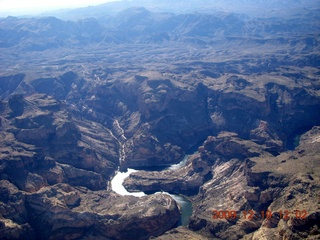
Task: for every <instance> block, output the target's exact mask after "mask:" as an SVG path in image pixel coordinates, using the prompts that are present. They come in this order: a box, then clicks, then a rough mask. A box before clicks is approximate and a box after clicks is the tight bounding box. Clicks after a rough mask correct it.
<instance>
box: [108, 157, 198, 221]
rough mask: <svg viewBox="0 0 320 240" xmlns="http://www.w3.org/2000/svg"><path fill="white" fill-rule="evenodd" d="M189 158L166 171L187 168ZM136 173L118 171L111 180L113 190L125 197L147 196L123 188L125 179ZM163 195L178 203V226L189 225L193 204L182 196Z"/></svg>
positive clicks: (132, 170)
mask: <svg viewBox="0 0 320 240" xmlns="http://www.w3.org/2000/svg"><path fill="white" fill-rule="evenodd" d="M188 156H189V155H186V156H185V158H184V159H183V160H182V161H181V162H180V163H178V164H173V165H171V166H170V167H167V168H166V169H170V170H176V169H179V168H181V167H183V166H185V165H186V163H187V160H188ZM136 171H137V170H135V169H131V168H128V169H127V171H126V172H120V171H118V173H117V174H116V175H115V176H114V178H113V179H112V180H111V188H112V190H113V191H114V192H116V193H118V194H120V195H123V196H125V195H131V196H135V197H142V196H145V195H146V194H145V193H144V192H128V191H127V189H125V187H124V186H123V182H124V180H125V178H126V177H128V176H129V175H130V174H131V173H133V172H136ZM159 193H160V192H159ZM159 193H154V194H159ZM162 193H163V194H168V195H170V196H171V197H172V198H173V199H174V200H175V201H176V202H177V204H178V205H179V207H180V211H181V219H180V221H179V222H178V224H177V225H178V226H181V225H182V226H187V225H188V223H189V219H190V217H191V215H192V204H191V202H190V201H189V200H188V199H186V198H185V197H183V196H180V195H176V194H170V193H167V192H162Z"/></svg>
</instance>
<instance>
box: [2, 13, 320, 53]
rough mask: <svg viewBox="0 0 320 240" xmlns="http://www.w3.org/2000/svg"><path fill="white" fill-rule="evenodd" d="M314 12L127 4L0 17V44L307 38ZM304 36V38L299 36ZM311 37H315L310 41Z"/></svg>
mask: <svg viewBox="0 0 320 240" xmlns="http://www.w3.org/2000/svg"><path fill="white" fill-rule="evenodd" d="M318 16H319V14H318V11H317V10H308V11H306V10H305V11H304V10H303V11H301V13H300V14H294V15H290V16H285V17H278V18H260V19H258V18H252V17H249V16H248V15H245V14H239V13H228V12H215V13H212V14H206V13H186V14H173V13H159V12H151V11H149V10H147V9H146V8H141V7H139V8H129V9H126V10H123V11H120V12H119V13H118V14H116V15H114V16H112V17H110V16H109V17H107V16H105V17H103V18H102V17H101V18H87V19H82V20H77V21H65V20H60V19H57V18H55V17H43V18H14V17H8V18H5V19H1V20H0V48H8V47H18V48H19V49H21V50H36V51H39V50H40V51H41V50H45V49H52V48H59V47H74V46H86V45H96V44H109V43H116V44H120V43H157V44H159V43H168V42H170V43H177V42H183V43H192V44H196V45H199V44H200V45H214V44H216V43H217V42H218V41H222V40H223V41H228V40H230V39H238V40H240V41H246V42H248V41H249V42H250V41H255V42H256V41H258V42H259V41H263V42H265V41H267V40H268V39H279V38H283V39H282V41H289V39H290V38H291V37H292V36H293V35H299V36H302V38H304V37H303V36H304V35H306V34H307V35H308V38H310V39H311V40H310V41H314V40H312V39H315V38H317V36H318ZM303 41H304V40H303ZM315 42H316V41H315Z"/></svg>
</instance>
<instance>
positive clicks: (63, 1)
mask: <svg viewBox="0 0 320 240" xmlns="http://www.w3.org/2000/svg"><path fill="white" fill-rule="evenodd" d="M113 1H117V0H0V12H8V13H12V14H14V15H16V14H28V13H39V12H41V11H46V10H54V9H61V8H74V7H87V6H93V5H98V4H101V3H105V2H113Z"/></svg>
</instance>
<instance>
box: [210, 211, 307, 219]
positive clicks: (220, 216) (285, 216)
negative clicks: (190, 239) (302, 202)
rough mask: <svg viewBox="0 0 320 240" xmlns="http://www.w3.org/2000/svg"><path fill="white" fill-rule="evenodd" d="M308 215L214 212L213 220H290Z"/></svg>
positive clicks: (290, 212)
mask: <svg viewBox="0 0 320 240" xmlns="http://www.w3.org/2000/svg"><path fill="white" fill-rule="evenodd" d="M307 215H308V213H307V211H306V210H294V211H289V210H281V211H277V212H272V211H270V210H266V211H260V212H256V211H254V210H243V211H233V210H213V211H212V218H213V219H230V220H232V219H237V218H243V219H248V220H251V219H271V218H273V217H274V218H279V219H284V220H288V219H289V218H297V219H305V218H306V217H307Z"/></svg>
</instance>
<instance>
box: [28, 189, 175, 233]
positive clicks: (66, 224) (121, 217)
mask: <svg viewBox="0 0 320 240" xmlns="http://www.w3.org/2000/svg"><path fill="white" fill-rule="evenodd" d="M26 205H27V208H28V209H29V211H30V213H31V216H30V219H31V220H30V222H31V224H32V226H33V228H34V229H35V232H36V233H35V234H36V236H37V237H38V239H79V238H90V239H92V238H95V237H97V236H100V237H102V238H106V239H109V238H110V239H148V238H149V237H150V236H157V235H161V234H162V233H164V232H165V231H167V230H168V229H170V228H172V226H174V225H175V223H176V222H177V221H178V220H179V218H180V213H179V209H178V207H177V204H176V203H175V201H174V200H173V199H172V198H171V197H170V196H168V195H162V194H157V195H154V196H146V197H143V198H136V197H128V196H127V197H126V196H119V195H117V194H114V193H111V192H108V191H94V192H92V191H90V190H88V189H86V188H72V187H70V186H68V185H66V184H58V185H54V186H52V187H45V188H42V189H41V190H40V191H38V192H37V193H33V194H27V196H26Z"/></svg>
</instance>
